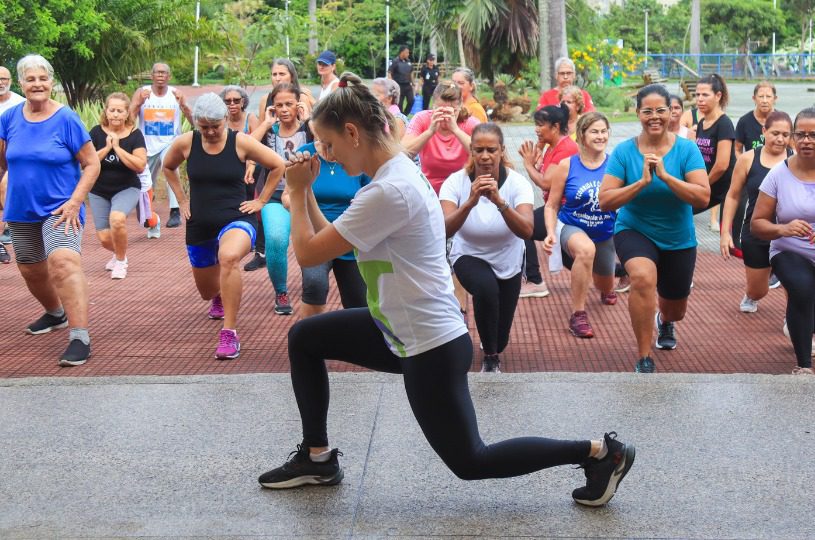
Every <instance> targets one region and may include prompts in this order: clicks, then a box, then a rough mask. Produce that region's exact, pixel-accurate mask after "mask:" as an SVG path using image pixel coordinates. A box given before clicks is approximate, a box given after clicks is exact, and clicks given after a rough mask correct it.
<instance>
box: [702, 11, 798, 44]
mask: <svg viewBox="0 0 815 540" xmlns="http://www.w3.org/2000/svg"><path fill="white" fill-rule="evenodd" d="M702 17H703V20H704V21H705V27H704V28H703V35H704V36H705V37H706V38H710V37H712V36H723V37H724V38H725V45H726V46H731V47H733V48H735V49H737V50H738V51H739V52H741V53H746V52H748V51H750V42H751V41H758V40H760V41H762V42H763V44H764V47H766V46H767V40H768V37H769V36H770V35H772V32H773V29H775V28H779V27H780V26H781V25H782V24H783V22H784V20H783V17H782V16H781V15H780V13H779V12H778V10H773V9H772V2H770V1H768V0H706V1H705V2H704V3H703V4H702Z"/></svg>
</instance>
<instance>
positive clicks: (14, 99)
mask: <svg viewBox="0 0 815 540" xmlns="http://www.w3.org/2000/svg"><path fill="white" fill-rule="evenodd" d="M8 96H9V98H8V99H7V100H6V101H0V114H3V113H4V112H6V111H7V110H9V109H10V108H12V107H14V106H15V105H17V104H18V103H20V102H22V101H25V98H24V97H23V96H21V95H20V94H17V93H15V92H12V91H11V90H9V92H8Z"/></svg>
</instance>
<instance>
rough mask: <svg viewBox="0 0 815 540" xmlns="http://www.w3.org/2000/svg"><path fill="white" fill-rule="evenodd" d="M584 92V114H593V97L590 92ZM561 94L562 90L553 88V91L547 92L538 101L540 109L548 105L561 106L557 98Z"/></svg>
mask: <svg viewBox="0 0 815 540" xmlns="http://www.w3.org/2000/svg"><path fill="white" fill-rule="evenodd" d="M580 91H581V92H583V112H584V113H587V112H592V111H593V110H594V102H593V101H592V100H591V96H590V95H589V93H588V92H586V91H585V90H583V89H582V88H581V89H580ZM559 93H560V88H552V89H551V90H547V91H546V92H544V93H542V94H541V98H540V100H539V101H538V109H540V108H541V107H546V106H547V105H560V100H559V99H558V98H557V95H558V94H559Z"/></svg>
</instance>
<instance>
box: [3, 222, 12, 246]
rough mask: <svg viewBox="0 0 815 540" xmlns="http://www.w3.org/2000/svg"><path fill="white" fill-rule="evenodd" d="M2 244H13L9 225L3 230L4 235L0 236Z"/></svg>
mask: <svg viewBox="0 0 815 540" xmlns="http://www.w3.org/2000/svg"><path fill="white" fill-rule="evenodd" d="M0 244H7V245H8V244H11V232H10V231H9V228H8V225H6V228H5V229H3V234H0Z"/></svg>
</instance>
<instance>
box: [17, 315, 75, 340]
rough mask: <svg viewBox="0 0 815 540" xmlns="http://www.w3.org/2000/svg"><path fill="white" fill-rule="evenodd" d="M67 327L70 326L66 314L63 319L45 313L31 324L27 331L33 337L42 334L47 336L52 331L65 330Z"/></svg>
mask: <svg viewBox="0 0 815 540" xmlns="http://www.w3.org/2000/svg"><path fill="white" fill-rule="evenodd" d="M66 326H68V316H67V315H65V314H64V313H63V314H62V317H54V316H53V315H49V314H48V313H45V314H44V315H43V316H42V317H40V318H39V319H37V320H36V321H34V322H33V323H31V324H29V325H28V327H27V328H26V329H25V331H26V333H28V334H31V335H32V336H38V335H40V334H47V333H48V332H50V331H51V330H59V329H60V328H65V327H66Z"/></svg>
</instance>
